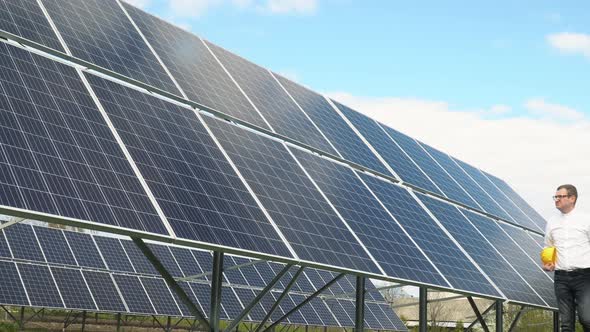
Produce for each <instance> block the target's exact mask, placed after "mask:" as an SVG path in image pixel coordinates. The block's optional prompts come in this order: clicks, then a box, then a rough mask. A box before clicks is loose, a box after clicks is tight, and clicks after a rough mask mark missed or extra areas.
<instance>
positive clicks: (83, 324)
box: [80, 311, 86, 332]
mask: <svg viewBox="0 0 590 332" xmlns="http://www.w3.org/2000/svg"><path fill="white" fill-rule="evenodd" d="M85 328H86V311H83V312H82V329H81V330H80V331H82V332H84V329H85Z"/></svg>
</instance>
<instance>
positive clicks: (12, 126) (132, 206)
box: [0, 43, 166, 234]
mask: <svg viewBox="0 0 590 332" xmlns="http://www.w3.org/2000/svg"><path fill="white" fill-rule="evenodd" d="M0 66H1V68H2V70H0V104H1V105H3V106H2V107H1V109H0V128H1V130H0V143H1V148H0V150H1V151H0V152H2V153H0V166H1V168H2V169H3V170H5V171H6V170H9V171H10V173H11V174H12V175H13V176H12V175H11V176H10V177H9V178H6V179H5V180H4V183H1V184H0V188H1V189H2V191H3V192H6V195H2V196H1V197H2V198H0V204H2V205H6V206H10V207H16V208H23V209H27V210H32V211H38V212H46V213H50V214H53V215H58V216H63V217H71V218H76V219H80V220H89V221H94V222H99V223H104V224H108V225H115V226H122V227H128V228H134V229H139V230H145V231H150V232H154V233H159V234H165V233H166V231H165V229H164V226H163V225H162V222H161V220H160V219H159V217H158V216H157V214H156V212H155V210H154V208H153V206H152V205H151V203H150V202H149V201H148V199H147V197H146V194H145V192H144V191H143V189H142V187H141V186H140V184H139V181H138V179H137V178H136V177H135V174H134V173H133V171H132V169H131V167H130V165H129V164H128V162H127V160H126V159H125V157H124V155H123V153H122V151H121V149H120V147H119V146H118V145H117V143H116V142H115V140H114V138H113V136H112V134H111V132H110V130H109V129H108V127H107V125H106V123H105V122H104V120H103V119H102V117H101V116H100V113H99V112H98V110H97V109H96V107H95V106H94V102H93V101H92V99H91V97H90V95H89V94H88V92H87V91H86V89H85V88H84V86H83V84H82V82H81V80H80V78H79V76H78V74H77V73H76V71H75V70H74V69H72V68H70V67H67V66H65V65H63V64H60V63H57V62H55V61H52V60H49V59H47V58H43V57H41V56H37V55H34V54H31V53H28V52H26V51H24V50H22V49H18V48H15V47H12V46H7V45H6V44H4V43H2V44H0Z"/></svg>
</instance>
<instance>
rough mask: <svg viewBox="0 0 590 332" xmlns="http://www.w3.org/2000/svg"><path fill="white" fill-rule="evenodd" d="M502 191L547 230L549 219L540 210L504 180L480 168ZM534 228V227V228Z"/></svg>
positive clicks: (538, 225) (543, 229)
mask: <svg viewBox="0 0 590 332" xmlns="http://www.w3.org/2000/svg"><path fill="white" fill-rule="evenodd" d="M480 172H482V173H483V174H484V175H485V176H486V177H487V178H488V180H490V181H491V182H492V183H493V184H494V185H495V186H496V187H497V188H498V189H500V191H502V192H503V193H504V194H505V195H506V196H508V198H509V199H510V200H512V202H513V203H514V204H515V205H516V206H518V207H519V208H520V209H521V210H522V211H523V212H524V213H525V214H526V215H527V216H528V217H529V218H530V219H531V220H532V221H533V222H534V223H535V224H537V227H538V228H539V229H541V230H542V231H545V227H546V226H547V221H546V220H545V218H543V217H542V216H541V215H540V214H539V212H537V211H535V209H533V207H532V206H530V205H529V203H527V202H526V201H525V200H524V199H523V198H522V197H521V196H520V195H519V194H518V193H516V191H515V190H514V189H512V188H511V187H510V186H509V185H508V183H506V182H505V181H504V180H502V179H499V178H498V177H495V176H493V175H491V174H489V173H486V172H483V171H481V170H480ZM533 229H534V228H533Z"/></svg>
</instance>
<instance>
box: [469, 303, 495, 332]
mask: <svg viewBox="0 0 590 332" xmlns="http://www.w3.org/2000/svg"><path fill="white" fill-rule="evenodd" d="M467 300H468V301H469V304H470V305H471V309H473V312H474V313H475V316H477V320H478V321H479V324H480V325H481V328H482V329H483V330H484V331H485V332H490V329H489V328H488V326H487V325H486V321H485V319H483V316H482V314H481V313H480V312H479V309H478V308H477V305H476V304H475V301H473V298H472V297H471V296H468V297H467ZM495 306H496V303H494V304H492V305H491V306H490V309H491V308H494V307H495Z"/></svg>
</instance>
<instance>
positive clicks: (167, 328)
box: [166, 316, 172, 332]
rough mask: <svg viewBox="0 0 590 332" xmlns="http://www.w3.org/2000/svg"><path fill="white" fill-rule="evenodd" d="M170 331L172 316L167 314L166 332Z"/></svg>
mask: <svg viewBox="0 0 590 332" xmlns="http://www.w3.org/2000/svg"><path fill="white" fill-rule="evenodd" d="M170 331H172V317H170V316H168V320H167V321H166V332H170Z"/></svg>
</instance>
